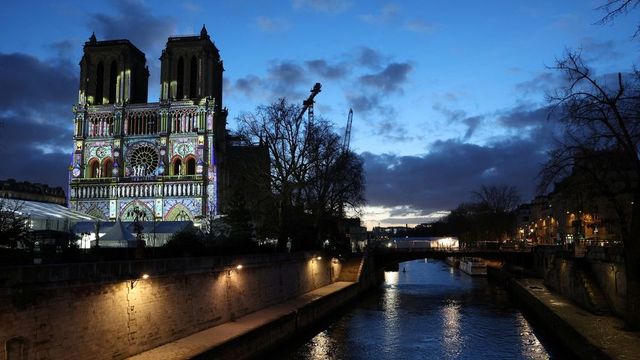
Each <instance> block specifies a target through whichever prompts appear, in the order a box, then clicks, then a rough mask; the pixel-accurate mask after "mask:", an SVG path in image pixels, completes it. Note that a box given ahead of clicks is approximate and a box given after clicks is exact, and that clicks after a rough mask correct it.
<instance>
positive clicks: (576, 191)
mask: <svg viewBox="0 0 640 360" xmlns="http://www.w3.org/2000/svg"><path fill="white" fill-rule="evenodd" d="M596 155H601V156H594V157H593V158H590V160H589V163H579V166H575V167H574V169H573V171H572V173H571V174H570V175H569V176H568V177H566V178H565V179H563V180H562V181H560V182H558V183H556V184H555V186H554V189H553V191H552V192H551V193H549V194H547V195H545V196H536V197H535V199H534V200H533V201H532V202H531V203H530V204H525V205H521V207H519V208H518V209H519V210H520V209H522V211H523V212H522V214H524V209H525V208H528V211H529V221H528V222H527V221H526V220H525V218H524V217H522V218H521V217H520V215H519V216H518V223H517V230H518V233H519V236H520V235H523V238H524V239H525V240H526V241H528V242H530V243H532V244H574V243H577V244H590V245H605V244H614V243H617V242H620V241H621V234H620V229H621V225H622V223H621V222H628V221H629V220H630V217H631V207H632V204H633V203H632V201H633V199H632V196H631V192H630V191H629V189H628V188H626V187H625V186H624V184H623V183H622V181H621V180H620V178H619V177H618V176H619V174H620V172H621V171H622V172H623V171H624V169H625V168H624V166H626V165H624V164H622V165H621V164H620V163H619V162H620V161H621V160H620V158H619V157H618V156H616V155H617V154H611V153H602V154H596ZM612 164H613V165H612ZM607 169H609V170H607ZM587 171H590V172H591V171H596V172H597V173H598V175H599V176H600V177H601V178H602V179H606V181H607V182H608V185H609V187H610V188H609V191H611V192H612V193H611V194H609V195H608V197H607V196H604V195H603V194H602V192H601V191H600V190H598V189H596V188H594V186H593V183H592V182H590V180H589V177H588V176H587V175H586V172H587ZM519 214H520V213H519Z"/></svg>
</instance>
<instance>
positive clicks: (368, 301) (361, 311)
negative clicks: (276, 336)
mask: <svg viewBox="0 0 640 360" xmlns="http://www.w3.org/2000/svg"><path fill="white" fill-rule="evenodd" d="M403 269H404V270H405V271H403ZM553 353H554V349H553V348H552V346H551V344H549V343H548V342H547V341H545V340H544V338H541V337H540V336H539V334H537V333H536V332H534V330H533V329H532V327H531V325H530V324H529V322H528V321H527V320H526V319H525V318H524V316H523V315H522V313H521V312H520V311H519V310H518V308H517V307H516V306H515V305H514V304H513V303H512V302H511V301H510V300H509V297H508V294H507V293H506V291H505V290H503V289H502V288H500V287H498V286H497V285H495V284H492V283H490V282H488V281H487V279H486V278H472V277H470V276H468V275H466V274H464V273H462V272H460V271H459V270H457V269H453V268H450V267H449V266H448V265H447V264H445V263H444V262H440V261H436V262H433V261H432V262H425V261H424V260H418V261H412V262H407V263H403V264H400V272H387V273H385V283H384V284H383V285H382V286H381V287H380V289H379V290H377V291H375V292H373V293H372V294H371V295H368V296H365V297H364V298H362V299H361V300H360V301H359V302H358V304H357V305H355V306H354V308H352V309H350V310H349V311H348V312H347V313H345V314H344V315H342V316H340V317H339V318H338V319H337V320H336V321H334V322H333V323H331V324H329V325H328V326H327V327H326V328H325V329H323V330H322V331H321V332H320V333H318V334H317V335H315V336H313V338H311V339H310V340H308V341H307V342H306V343H304V344H301V345H300V344H296V345H295V346H292V347H290V348H288V349H283V350H281V351H279V352H278V353H275V354H273V357H274V358H281V359H368V360H371V359H548V358H552V357H553Z"/></svg>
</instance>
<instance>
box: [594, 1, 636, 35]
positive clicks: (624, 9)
mask: <svg viewBox="0 0 640 360" xmlns="http://www.w3.org/2000/svg"><path fill="white" fill-rule="evenodd" d="M638 5H640V0H607V2H606V3H605V4H604V5H602V6H599V7H598V8H597V9H598V10H601V11H604V12H605V15H604V16H603V17H602V18H601V19H600V21H599V22H598V23H599V24H606V23H609V22H612V21H613V20H614V19H615V18H617V17H618V16H620V15H626V14H628V13H629V12H632V11H633V10H635V9H636V8H638ZM638 36H640V25H638V27H637V28H636V31H635V32H634V33H633V37H634V38H638Z"/></svg>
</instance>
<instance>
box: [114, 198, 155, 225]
mask: <svg viewBox="0 0 640 360" xmlns="http://www.w3.org/2000/svg"><path fill="white" fill-rule="evenodd" d="M153 216H154V215H153V210H152V209H151V208H150V207H148V206H147V205H146V204H144V203H143V202H141V201H138V200H134V201H132V202H130V203H128V204H127V205H126V206H125V207H124V208H123V209H122V212H121V213H120V220H122V221H136V217H137V220H138V221H153Z"/></svg>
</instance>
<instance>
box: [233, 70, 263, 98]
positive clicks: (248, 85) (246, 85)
mask: <svg viewBox="0 0 640 360" xmlns="http://www.w3.org/2000/svg"><path fill="white" fill-rule="evenodd" d="M263 88H264V82H263V81H262V79H260V78H259V77H257V76H255V75H247V76H245V77H242V78H239V79H237V80H236V81H235V83H234V84H233V86H232V89H233V91H235V90H237V91H241V92H242V93H244V95H245V96H249V97H252V96H254V95H256V94H257V93H258V92H259V91H261V90H262V89H263Z"/></svg>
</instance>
